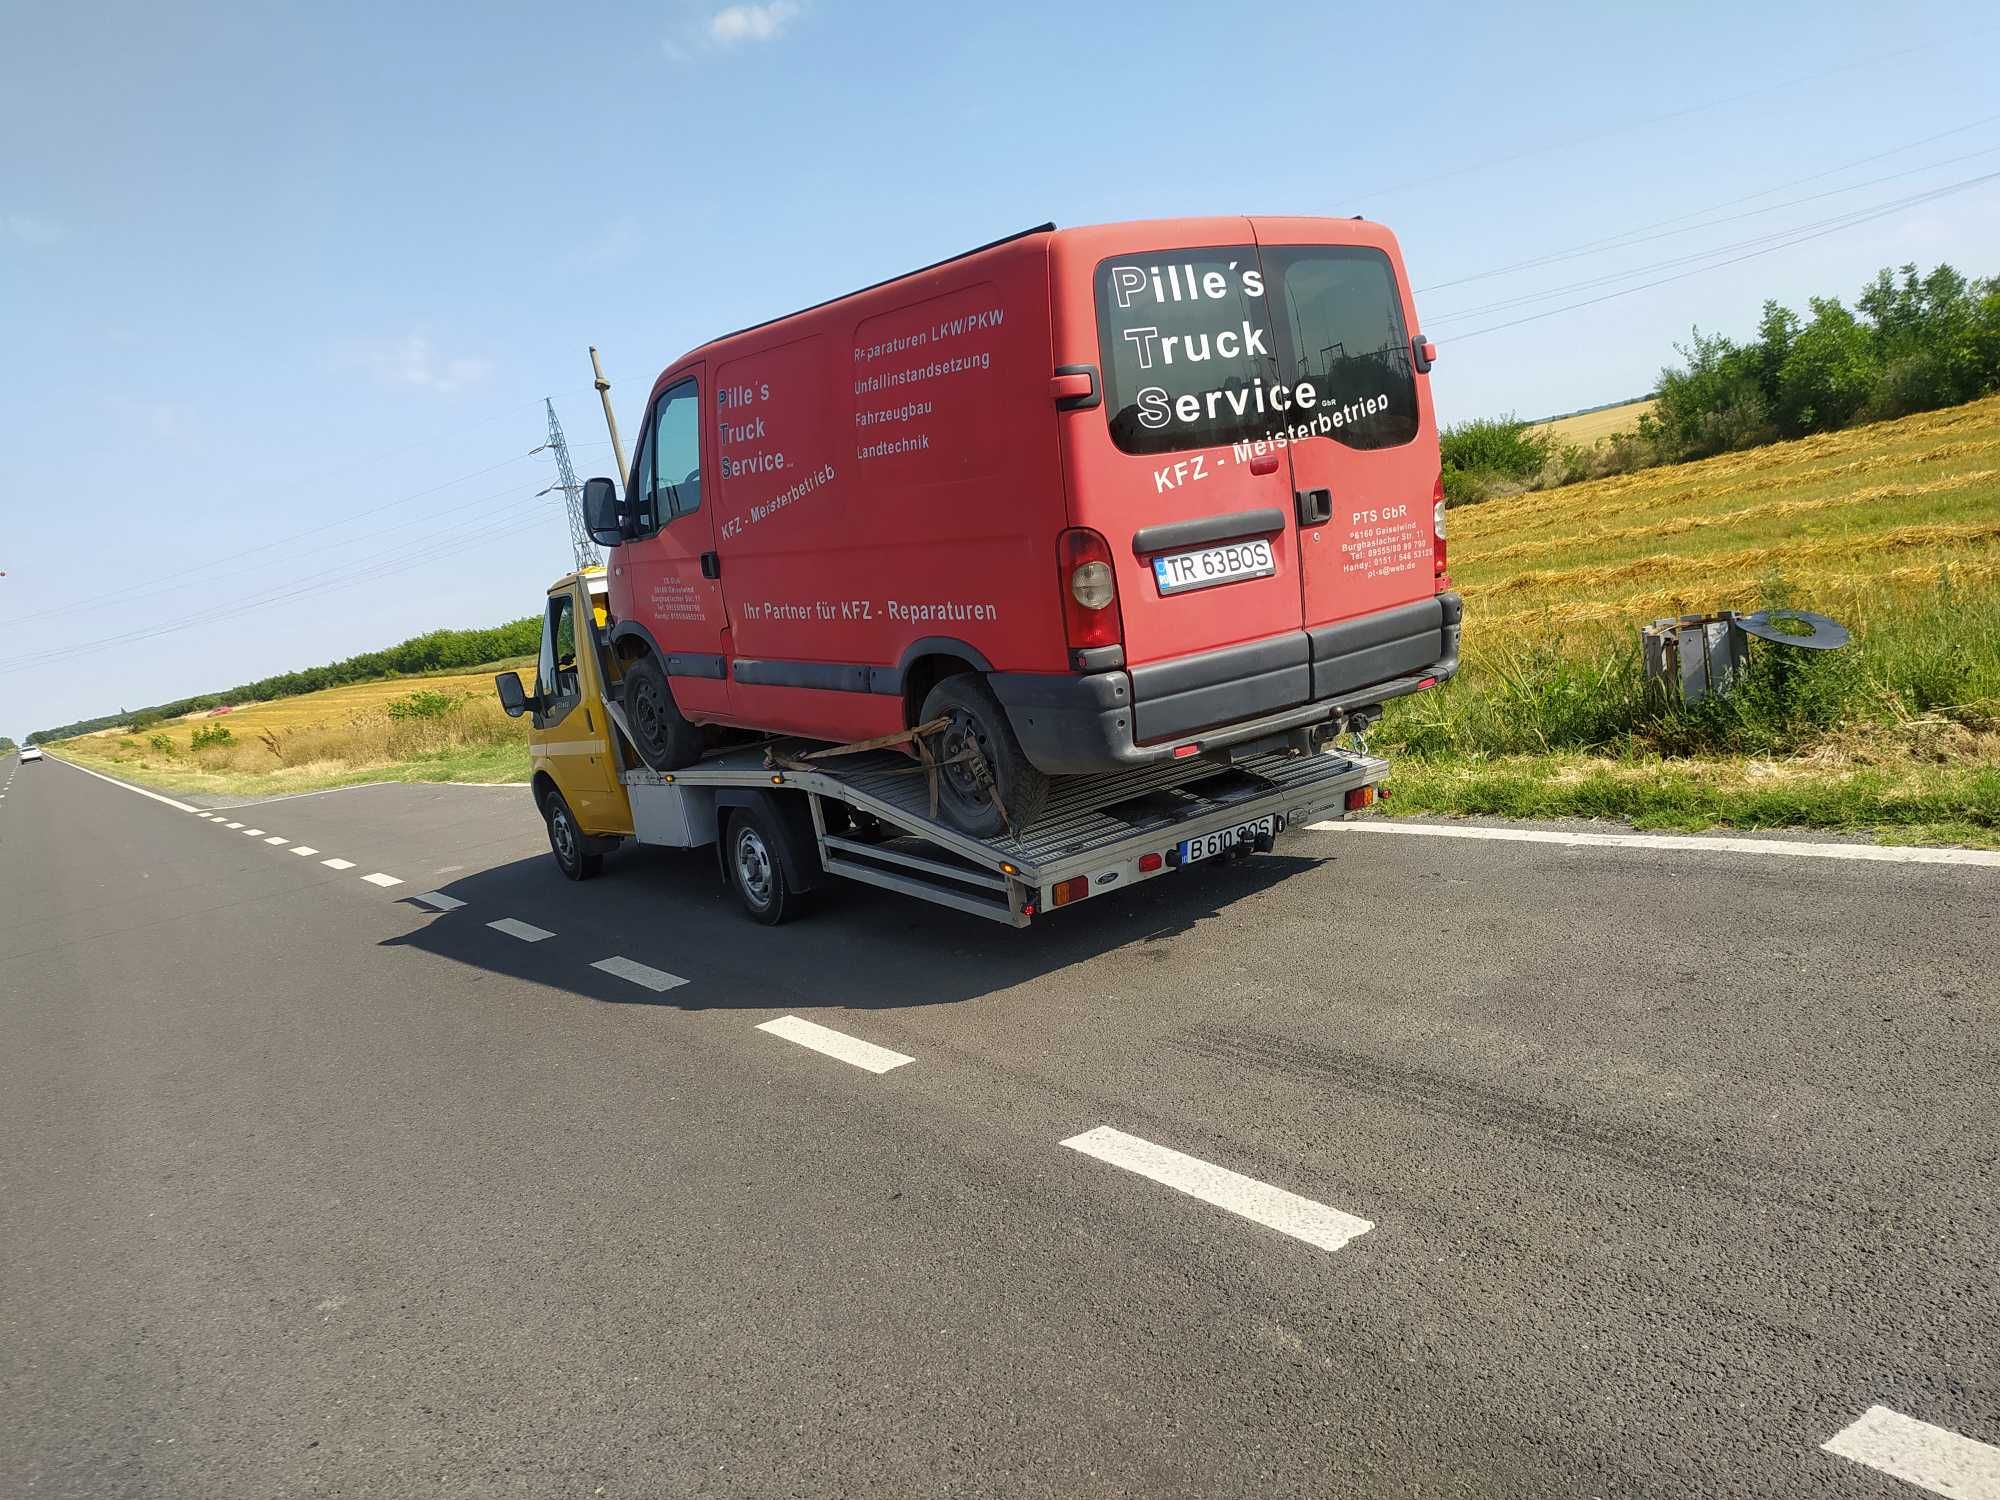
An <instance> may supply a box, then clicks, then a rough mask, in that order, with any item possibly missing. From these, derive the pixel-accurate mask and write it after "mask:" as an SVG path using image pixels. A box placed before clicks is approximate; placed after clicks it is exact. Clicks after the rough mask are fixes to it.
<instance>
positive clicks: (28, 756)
mask: <svg viewBox="0 0 2000 1500" xmlns="http://www.w3.org/2000/svg"><path fill="white" fill-rule="evenodd" d="M41 758H42V752H41V751H40V750H39V749H38V748H36V747H35V746H33V745H28V746H26V747H24V748H23V749H22V751H21V763H22V764H23V765H26V764H27V763H28V762H29V761H31V760H40V759H41Z"/></svg>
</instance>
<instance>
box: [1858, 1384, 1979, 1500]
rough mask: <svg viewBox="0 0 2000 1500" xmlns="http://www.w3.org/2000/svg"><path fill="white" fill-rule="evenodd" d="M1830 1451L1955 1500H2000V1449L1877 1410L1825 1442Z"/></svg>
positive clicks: (1943, 1429)
mask: <svg viewBox="0 0 2000 1500" xmlns="http://www.w3.org/2000/svg"><path fill="white" fill-rule="evenodd" d="M1820 1447H1822V1448H1824V1449H1825V1450H1826V1451H1827V1452H1828V1453H1834V1454H1838V1455H1839V1456H1840V1457H1842V1458H1851V1459H1853V1460H1854V1462H1856V1463H1858V1464H1866V1465H1867V1466H1868V1467H1869V1468H1871V1469H1879V1470H1881V1471H1882V1472H1883V1473H1884V1474H1888V1475H1891V1476H1893V1477H1894V1478H1897V1479H1900V1480H1902V1481H1904V1482H1905V1483H1907V1484H1914V1485H1916V1486H1917V1487H1918V1488H1920V1489H1926V1490H1929V1491H1930V1492H1931V1493H1932V1494H1934V1495H1950V1496H1951V1497H1952V1500H2000V1448H1996V1447H1994V1446H1993V1445H1992V1444H1991V1443H1980V1442H1975V1441H1974V1440H1973V1439H1971V1438H1969V1437H1961V1436H1959V1435H1958V1434H1957V1433H1955V1432H1951V1431H1948V1430H1947V1429H1945V1428H1943V1427H1933V1426H1931V1424H1930V1423H1928V1422H1919V1421H1918V1420H1917V1419H1916V1418H1914V1417H1906V1416H1903V1415H1902V1414H1901V1413H1899V1412H1893V1411H1891V1410H1889V1408H1888V1407H1886V1406H1871V1407H1869V1408H1868V1410H1867V1411H1865V1412H1863V1413H1862V1414H1861V1415H1860V1416H1859V1417H1858V1418H1856V1419H1855V1420H1854V1421H1853V1422H1851V1423H1850V1424H1848V1425H1847V1426H1846V1427H1843V1428H1841V1430H1840V1431H1839V1432H1836V1433H1835V1434H1834V1435H1833V1436H1832V1437H1830V1438H1828V1439H1827V1440H1826V1441H1825V1442H1823V1443H1821V1444H1820Z"/></svg>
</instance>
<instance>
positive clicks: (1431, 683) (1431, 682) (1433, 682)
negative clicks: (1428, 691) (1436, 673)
mask: <svg viewBox="0 0 2000 1500" xmlns="http://www.w3.org/2000/svg"><path fill="white" fill-rule="evenodd" d="M1437 685H1438V680H1437V679H1436V678H1435V677H1426V678H1425V679H1424V680H1423V681H1422V682H1420V683H1418V684H1417V691H1418V692H1420V693H1421V692H1422V691H1423V690H1424V689H1425V688H1427V687H1436V686H1437Z"/></svg>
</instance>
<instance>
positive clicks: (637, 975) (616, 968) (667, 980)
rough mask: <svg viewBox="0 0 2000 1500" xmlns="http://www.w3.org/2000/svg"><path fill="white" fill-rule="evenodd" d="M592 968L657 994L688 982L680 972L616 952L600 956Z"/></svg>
mask: <svg viewBox="0 0 2000 1500" xmlns="http://www.w3.org/2000/svg"><path fill="white" fill-rule="evenodd" d="M591 968H593V969H602V970H603V971H604V972H605V973H607V974H612V975H615V976H617V977H618V978H620V979H629V980H631V981H632V983H634V984H636V985H640V986H643V987H644V988H646V989H649V990H651V991H652V992H653V993H654V994H656V995H657V994H661V993H663V992H665V991H667V990H671V989H676V988H678V987H679V986H681V985H684V984H686V983H687V981H686V980H685V979H683V978H681V976H680V975H678V974H669V973H668V972H667V971H666V970H665V969H655V968H653V967H652V966H651V965H649V964H642V963H636V962H634V961H633V960H632V959H629V958H620V957H618V956H617V955H615V954H614V955H613V956H612V957H610V958H600V959H599V960H598V961H597V962H596V963H594V964H592V965H591Z"/></svg>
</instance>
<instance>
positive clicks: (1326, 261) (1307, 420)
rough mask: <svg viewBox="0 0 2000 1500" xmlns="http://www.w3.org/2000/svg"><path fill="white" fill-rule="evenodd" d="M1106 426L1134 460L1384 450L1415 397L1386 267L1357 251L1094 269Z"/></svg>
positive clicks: (1140, 258) (1119, 263)
mask: <svg viewBox="0 0 2000 1500" xmlns="http://www.w3.org/2000/svg"><path fill="white" fill-rule="evenodd" d="M1097 327H1098V345H1099V351H1100V357H1101V359H1102V362H1103V366H1104V385H1105V414H1106V417H1107V419H1108V420H1109V422H1110V424H1111V436H1112V440H1113V441H1114V442H1116V443H1117V445H1118V446H1119V448H1121V449H1122V450H1124V451H1125V452H1127V453H1166V452H1173V451H1176V450H1181V449H1188V448H1207V447H1214V446H1217V445H1219V444H1222V443H1235V442H1248V441H1251V440H1253V439H1258V438H1275V437H1286V438H1291V439H1298V438H1304V437H1330V438H1332V439H1333V440H1334V441H1335V442H1338V443H1341V444H1343V445H1345V446H1347V447H1350V448H1389V447H1395V446H1397V445H1399V444H1402V443H1407V442H1409V441H1410V440H1411V439H1413V438H1414V437H1415V436H1416V435H1417V427H1418V415H1417V385H1416V378H1415V375H1414V373H1413V371H1412V369H1411V364H1410V341H1409V336H1408V332H1407V330H1406V328H1405V326H1404V321H1403V307H1402V298H1401V295H1400V294H1399V293H1398V291H1397V287H1396V280H1395V274H1394V272H1393V271H1392V269H1391V268H1390V265H1389V258H1388V257H1387V256H1386V255H1384V254H1382V252H1381V251H1379V250H1373V249H1369V248H1366V247H1362V246H1337V245H1286V246H1266V247H1264V248H1263V249H1262V250H1261V251H1260V250H1259V248H1258V247H1257V246H1254V245H1219V246H1209V247H1204V248H1201V249H1192V250H1173V251H1164V252H1159V253H1156V254H1148V255H1136V256H1120V257H1117V258H1115V259H1111V260H1106V261H1104V262H1102V263H1101V264H1100V265H1099V266H1098V268H1097Z"/></svg>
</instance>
